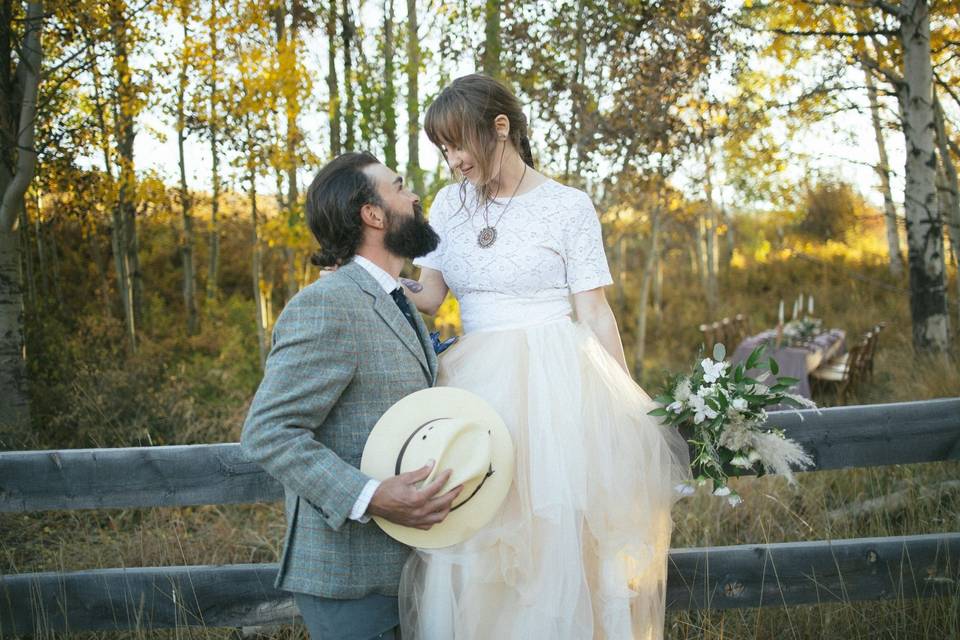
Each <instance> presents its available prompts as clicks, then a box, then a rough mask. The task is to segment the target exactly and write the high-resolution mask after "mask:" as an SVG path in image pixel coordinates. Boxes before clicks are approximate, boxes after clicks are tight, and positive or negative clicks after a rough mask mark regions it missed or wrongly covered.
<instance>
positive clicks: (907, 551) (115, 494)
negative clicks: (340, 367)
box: [0, 398, 960, 636]
mask: <svg viewBox="0 0 960 640" xmlns="http://www.w3.org/2000/svg"><path fill="white" fill-rule="evenodd" d="M772 418H773V419H772V422H773V423H774V424H777V425H779V426H782V427H783V428H784V430H785V431H786V432H787V435H788V436H790V437H792V438H794V439H795V440H797V441H798V442H800V443H801V444H802V445H804V447H805V448H806V449H807V450H808V451H809V452H810V453H811V454H812V456H813V457H814V460H815V462H816V469H815V470H818V471H819V470H826V469H843V468H851V467H867V466H880V465H890V464H909V463H922V462H939V461H944V460H958V459H960V398H955V399H944V400H930V401H922V402H907V403H898V404H885V405H869V406H855V407H838V408H831V409H824V410H822V411H820V412H817V411H813V410H808V411H802V412H784V413H777V414H772ZM282 493H283V492H282V489H281V487H280V486H279V485H278V484H277V483H276V481H274V480H273V479H272V478H271V477H269V476H268V475H266V474H265V473H264V472H263V471H262V470H261V469H260V468H259V467H258V466H257V465H256V464H254V463H251V462H248V461H246V460H245V459H244V458H243V455H242V454H241V452H240V449H239V445H237V444H212V445H192V446H170V447H141V448H127V449H78V450H61V451H25V452H7V453H0V511H2V512H31V511H48V510H62V509H107V508H126V507H172V506H187V505H205V504H231V503H232V504H236V503H256V502H268V501H274V500H278V499H280V498H281V497H282ZM276 570H277V567H276V565H275V564H236V565H219V566H212V565H210V566H181V567H138V568H116V569H99V570H90V571H75V572H67V573H52V572H51V573H29V574H11V575H4V576H0V636H2V635H34V634H44V633H47V632H57V631H60V632H62V631H79V630H121V629H131V628H140V629H144V628H153V629H159V628H171V627H180V626H196V625H203V626H207V627H244V626H257V625H265V624H275V623H283V622H290V621H292V620H293V618H294V617H295V616H296V608H295V606H294V605H293V601H292V598H291V597H290V596H289V594H286V593H283V592H280V591H277V590H275V589H274V588H273V586H272V585H273V578H274V575H275V574H276ZM958 580H960V533H947V534H931V535H917V536H892V537H884V538H859V539H850V540H821V541H812V542H787V543H778V544H755V545H754V544H751V545H739V546H727V547H705V548H692V549H674V550H671V552H670V563H669V574H668V588H667V603H668V606H669V607H670V608H675V609H676V608H680V609H688V608H735V607H763V606H783V605H795V604H810V603H824V602H831V601H845V602H846V601H856V600H882V599H904V600H905V599H912V598H923V597H930V596H944V595H952V596H954V597H956V596H958V595H960V587H958Z"/></svg>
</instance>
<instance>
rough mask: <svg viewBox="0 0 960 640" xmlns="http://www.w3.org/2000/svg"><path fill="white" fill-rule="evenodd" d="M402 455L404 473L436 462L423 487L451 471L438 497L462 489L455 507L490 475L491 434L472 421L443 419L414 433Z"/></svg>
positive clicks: (470, 495) (454, 504)
mask: <svg viewBox="0 0 960 640" xmlns="http://www.w3.org/2000/svg"><path fill="white" fill-rule="evenodd" d="M401 455H402V460H401V465H400V470H401V472H405V471H413V470H414V469H419V468H420V467H422V466H423V465H425V464H426V463H427V461H428V460H434V461H435V464H434V466H433V469H432V470H431V471H430V475H429V476H427V478H426V479H425V480H424V481H423V485H427V484H430V483H431V482H433V480H434V479H435V478H436V477H437V476H439V475H440V474H441V473H443V472H444V471H446V470H447V469H450V470H451V471H452V472H453V473H451V474H450V478H449V479H448V480H447V482H446V483H445V484H444V485H443V487H442V488H441V489H440V491H439V492H437V494H436V495H443V494H444V493H446V492H447V491H450V490H451V489H453V488H454V487H457V486H460V485H463V491H461V492H460V495H458V496H457V499H456V500H455V501H454V503H453V506H454V507H456V506H459V504H461V503H463V502H465V501H466V500H468V499H469V498H470V497H472V495H473V493H474V492H475V491H476V489H477V487H479V486H480V484H481V483H482V482H483V480H484V478H486V476H487V474H488V473H489V471H490V462H491V459H492V451H491V444H490V432H489V431H488V430H487V429H486V428H485V427H484V426H483V425H481V424H478V423H476V422H473V421H470V420H463V419H459V418H440V419H438V420H434V421H432V422H430V423H428V424H427V425H424V426H423V427H422V428H421V429H420V430H418V431H417V432H416V433H414V434H413V438H412V439H411V440H410V442H409V443H408V444H407V446H406V449H405V450H404V451H402V452H401Z"/></svg>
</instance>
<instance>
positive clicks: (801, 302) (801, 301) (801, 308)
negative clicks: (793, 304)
mask: <svg viewBox="0 0 960 640" xmlns="http://www.w3.org/2000/svg"><path fill="white" fill-rule="evenodd" d="M800 315H803V294H802V293H801V294H800Z"/></svg>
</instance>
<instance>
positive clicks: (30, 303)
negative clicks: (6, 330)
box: [17, 202, 110, 309]
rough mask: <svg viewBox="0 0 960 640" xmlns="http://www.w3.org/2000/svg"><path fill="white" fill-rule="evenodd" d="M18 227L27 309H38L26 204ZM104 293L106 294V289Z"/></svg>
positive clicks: (21, 210) (23, 204) (22, 208)
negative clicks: (24, 272)
mask: <svg viewBox="0 0 960 640" xmlns="http://www.w3.org/2000/svg"><path fill="white" fill-rule="evenodd" d="M18 225H19V229H18V231H19V233H18V234H17V235H19V236H20V255H21V256H22V258H23V260H22V263H23V268H24V269H25V271H26V274H25V275H26V282H25V285H26V287H25V288H26V293H27V308H29V309H36V308H37V291H36V276H35V275H34V267H33V252H32V251H30V218H29V217H28V216H27V207H26V202H23V203H22V205H21V207H20V222H19V223H18ZM21 273H22V272H21ZM103 281H104V282H106V274H104V277H103ZM104 292H106V289H104ZM106 302H107V303H109V300H106ZM104 308H105V309H109V308H110V306H109V304H106V305H104Z"/></svg>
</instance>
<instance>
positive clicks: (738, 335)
mask: <svg viewBox="0 0 960 640" xmlns="http://www.w3.org/2000/svg"><path fill="white" fill-rule="evenodd" d="M733 332H734V335H733V340H734V342H735V344H734V347H736V345H738V344H740V343H741V342H743V341H744V340H746V339H747V336H749V335H750V322H749V321H748V320H747V317H746V316H745V315H743V314H742V313H738V314H737V315H735V316H734V317H733Z"/></svg>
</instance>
